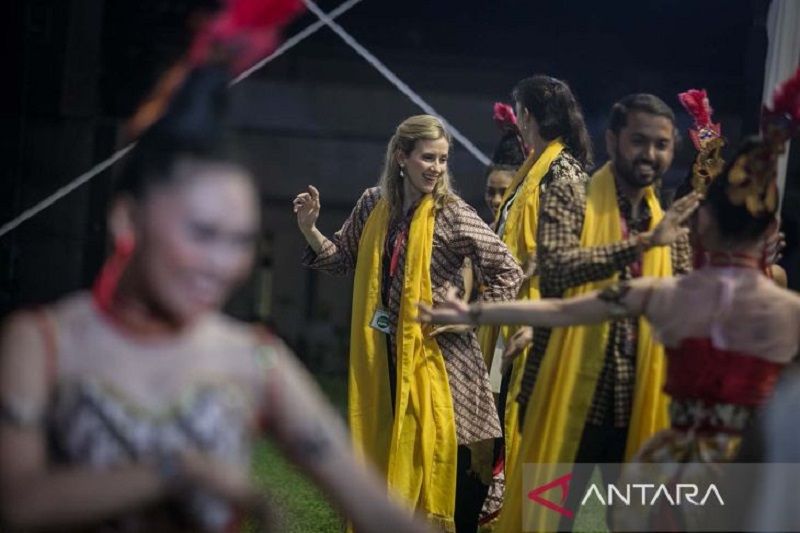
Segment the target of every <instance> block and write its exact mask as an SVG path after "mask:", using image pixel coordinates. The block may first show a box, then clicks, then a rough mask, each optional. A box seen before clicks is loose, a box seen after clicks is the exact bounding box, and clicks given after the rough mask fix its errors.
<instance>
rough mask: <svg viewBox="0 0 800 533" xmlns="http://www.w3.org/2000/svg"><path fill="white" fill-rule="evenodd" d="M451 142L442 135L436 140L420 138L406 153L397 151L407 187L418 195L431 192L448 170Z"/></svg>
mask: <svg viewBox="0 0 800 533" xmlns="http://www.w3.org/2000/svg"><path fill="white" fill-rule="evenodd" d="M449 152H450V143H449V142H447V139H446V138H444V137H440V138H438V139H435V140H422V139H421V140H418V141H417V142H415V143H414V149H413V150H411V152H410V153H408V154H406V153H404V152H402V151H399V152H398V153H397V161H398V163H399V164H400V167H401V168H402V169H403V174H404V176H405V178H404V179H405V185H404V187H405V189H406V190H407V191H409V192H412V193H415V194H417V195H423V194H430V193H432V192H433V188H434V187H435V186H436V182H437V181H439V179H440V178H441V177H442V176H443V175H444V174H445V172H447V159H448V154H449Z"/></svg>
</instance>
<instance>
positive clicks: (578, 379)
mask: <svg viewBox="0 0 800 533" xmlns="http://www.w3.org/2000/svg"><path fill="white" fill-rule="evenodd" d="M645 201H646V202H647V205H648V207H649V208H650V210H651V213H652V222H651V227H653V225H655V224H656V223H658V221H659V220H661V218H662V217H663V212H662V210H661V206H660V205H659V203H658V199H657V198H656V195H655V192H654V191H653V188H652V187H649V188H648V189H647V191H646V195H645ZM621 239H622V227H621V224H620V212H619V205H618V202H617V193H616V184H615V182H614V175H613V173H612V171H611V167H610V164H606V165H605V166H603V167H602V168H601V169H600V170H598V171H597V172H596V173H595V174H594V176H592V181H591V184H590V186H589V193H588V198H587V205H586V216H585V220H584V223H583V232H582V235H581V246H582V247H592V246H601V245H605V244H610V243H613V242H618V241H620V240H621ZM642 271H643V275H645V276H653V277H667V276H671V275H672V262H671V259H670V249H669V248H668V247H656V248H652V249H650V250H648V251H647V252H646V253H645V254H644V258H643V264H642ZM613 281H614V279H613V278H611V279H607V280H603V281H599V282H593V283H587V284H585V285H582V286H580V287H575V288H573V289H570V290H568V291H567V293H566V294H565V297H572V296H577V295H581V294H586V293H588V292H591V291H594V290H598V289H601V288H603V287H605V286H607V285H609V284H610V283H612V282H613ZM609 328H610V323H608V322H606V323H603V324H601V325H595V326H575V327H569V328H557V329H554V330H553V332H552V334H551V337H550V342H549V344H548V347H547V352H546V353H545V356H544V359H543V360H542V363H541V367H540V369H539V374H538V376H537V379H536V385H535V387H534V390H533V394H532V395H531V398H530V400H529V401H528V407H527V411H526V413H525V427H524V432H523V437H522V445H521V449H520V455H519V457H518V463H517V464H516V465H515V466H514V471H513V472H512V475H511V479H510V481H509V484H508V486H507V488H506V496H507V497H506V505H505V506H504V508H503V512H502V514H501V516H500V520H499V524H498V529H497V530H498V531H503V532H512V531H513V532H515V533H516V532H519V531H553V530H555V529H556V527H557V525H558V520H559V517H560V515H559V514H558V513H556V512H553V511H552V510H549V509H546V508H545V507H543V506H541V505H538V504H536V503H534V502H532V501H526V498H525V492H527V491H528V490H531V489H533V488H535V487H538V486H541V485H543V484H545V483H547V482H549V481H552V477H553V475H554V474H555V469H554V468H550V467H548V465H551V466H553V467H554V466H555V465H556V464H562V465H563V464H572V463H573V462H574V460H575V454H576V453H577V451H578V444H579V443H580V439H581V436H582V434H583V428H584V425H585V423H586V417H587V415H588V412H589V408H590V406H591V402H592V399H593V397H594V392H595V388H596V385H597V380H598V379H599V376H600V371H601V369H602V366H603V359H604V356H605V346H606V344H607V342H608V332H609ZM636 357H637V359H636V384H635V388H634V401H633V411H632V413H631V423H630V426H629V428H630V429H629V433H628V441H627V446H626V451H625V458H626V460H627V459H629V458H630V457H631V456H632V455H633V454H634V453H635V452H636V451H637V450H638V449H639V448H640V447H641V445H642V444H643V443H644V442H645V440H647V439H648V438H649V437H650V436H652V435H653V434H655V433H656V432H657V431H660V430H661V429H664V428H666V427H668V425H669V418H668V412H667V410H668V397H667V396H666V395H665V394H664V392H663V386H664V379H665V376H666V361H665V358H664V348H663V346H662V345H661V344H658V343H657V342H656V341H655V339H654V337H653V333H652V330H651V328H650V326H649V324H647V322H646V321H645V320H644V319H640V321H639V332H638V345H637V354H636ZM525 464H533V465H536V466H535V468H533V469H532V470H531V472H530V473H529V476H528V477H526V478H525V483H526V486H523V476H522V471H523V466H524V465H525ZM573 511H575V512H577V509H575V510H573ZM523 526H524V527H523Z"/></svg>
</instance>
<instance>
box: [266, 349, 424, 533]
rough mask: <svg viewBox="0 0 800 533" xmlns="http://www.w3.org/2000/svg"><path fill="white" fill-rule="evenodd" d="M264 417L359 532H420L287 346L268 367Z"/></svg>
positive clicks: (269, 428) (285, 447)
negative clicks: (361, 455) (353, 444)
mask: <svg viewBox="0 0 800 533" xmlns="http://www.w3.org/2000/svg"><path fill="white" fill-rule="evenodd" d="M264 422H265V427H266V430H267V432H268V433H269V434H270V435H271V436H272V437H273V438H274V439H275V441H276V443H277V444H278V446H279V447H280V448H281V449H282V450H283V452H284V453H285V455H286V456H287V457H288V458H289V459H290V460H291V461H292V462H294V463H295V464H296V465H297V466H298V467H300V469H302V470H303V471H304V472H305V473H306V474H307V475H308V476H309V477H310V478H312V479H313V480H314V481H315V482H316V483H317V484H318V485H319V486H320V488H321V489H322V491H323V492H324V493H325V494H326V496H327V498H328V499H329V500H330V501H331V502H332V503H333V504H334V505H335V506H336V507H338V508H339V509H340V511H341V512H342V514H344V515H345V516H346V518H347V519H348V520H350V521H351V522H352V524H353V526H354V529H355V530H356V531H360V532H380V533H383V532H385V531H387V529H390V530H391V531H396V532H400V533H412V532H414V533H417V532H419V533H421V532H424V531H427V529H426V527H425V525H424V524H423V523H422V522H420V521H417V520H416V519H415V518H414V517H413V516H412V513H411V512H410V511H408V510H403V509H401V508H400V507H399V506H397V505H396V504H394V503H393V502H391V501H390V500H389V496H388V495H387V490H386V483H385V482H382V481H381V480H380V479H379V477H378V475H377V474H376V473H375V472H374V471H373V470H372V469H371V468H369V467H368V466H366V465H365V464H363V463H361V462H359V461H357V460H356V458H355V455H354V453H353V450H352V447H351V445H350V438H349V436H348V434H347V431H346V429H345V426H344V423H343V421H342V420H341V417H340V416H339V414H338V413H337V412H336V411H334V409H333V408H332V407H331V406H330V404H329V403H328V402H327V401H326V400H325V399H324V397H323V396H322V393H321V392H320V390H319V388H318V387H317V385H316V384H315V383H314V381H313V380H312V378H311V376H310V375H309V374H308V372H307V371H306V370H305V369H303V368H302V367H301V366H300V365H299V364H298V363H297V361H296V359H295V357H294V355H293V354H291V353H289V351H288V349H281V350H279V353H277V354H276V355H274V357H273V360H272V364H270V366H269V370H268V371H267V386H266V398H265V413H264Z"/></svg>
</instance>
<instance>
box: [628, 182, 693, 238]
mask: <svg viewBox="0 0 800 533" xmlns="http://www.w3.org/2000/svg"><path fill="white" fill-rule="evenodd" d="M700 198H701V196H700V195H699V194H698V193H696V192H693V193H691V194H688V195H686V196H684V197H683V198H681V199H680V200H678V201H677V202H675V203H674V204H672V206H671V207H670V208H669V209H668V210H667V212H666V213H664V218H662V219H661V221H660V222H659V223H658V224H657V225H656V227H655V228H653V229H652V231H649V232H647V233H643V234H642V240H643V243H644V247H645V248H646V249H647V248H651V247H653V246H669V245H671V244H672V243H674V242H675V241H677V240H678V239H680V238H681V237H683V236H684V235H687V234H688V233H689V228H686V227H684V226H683V225H682V224H683V223H684V221H686V219H687V218H689V217H690V216H691V215H692V213H694V211H695V210H696V209H697V207H698V206H699V205H700Z"/></svg>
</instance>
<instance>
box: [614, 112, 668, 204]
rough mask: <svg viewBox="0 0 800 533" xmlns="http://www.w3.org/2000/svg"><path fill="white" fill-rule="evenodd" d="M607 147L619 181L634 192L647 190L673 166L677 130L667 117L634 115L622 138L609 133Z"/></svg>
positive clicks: (626, 125) (630, 118) (632, 113)
mask: <svg viewBox="0 0 800 533" xmlns="http://www.w3.org/2000/svg"><path fill="white" fill-rule="evenodd" d="M606 146H607V149H608V153H609V154H610V155H611V159H612V161H613V164H614V170H615V173H616V175H617V177H618V178H620V179H622V180H623V181H624V182H625V183H626V184H628V185H629V186H630V187H631V188H635V189H640V188H643V187H647V186H648V185H652V184H653V183H654V182H655V181H657V180H658V179H659V178H661V177H662V176H663V175H664V173H665V172H666V171H667V170H668V169H669V167H670V165H671V164H672V158H673V156H674V155H675V126H674V125H673V123H672V121H671V120H670V119H669V118H667V117H663V116H660V115H654V114H651V113H647V112H644V111H633V112H631V113H629V114H628V117H627V121H626V124H625V126H624V127H623V128H622V129H621V130H620V132H619V134H618V135H616V134H614V132H612V131H610V130H609V131H607V132H606Z"/></svg>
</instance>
